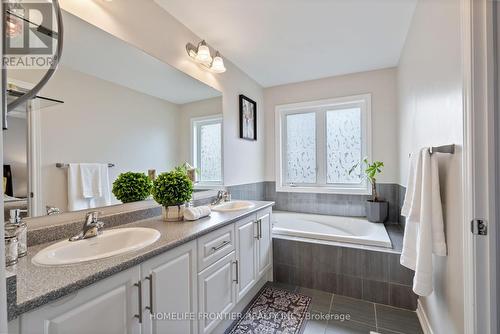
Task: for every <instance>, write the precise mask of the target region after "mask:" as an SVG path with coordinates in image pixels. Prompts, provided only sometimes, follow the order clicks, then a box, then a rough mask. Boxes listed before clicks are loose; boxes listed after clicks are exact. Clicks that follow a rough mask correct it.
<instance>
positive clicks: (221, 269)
mask: <svg viewBox="0 0 500 334" xmlns="http://www.w3.org/2000/svg"><path fill="white" fill-rule="evenodd" d="M236 263H237V262H236V254H235V252H234V251H233V252H231V253H230V254H228V255H226V256H225V257H223V258H222V259H220V260H219V261H217V262H216V263H214V264H213V265H211V266H210V267H208V268H206V269H205V270H203V271H202V272H201V273H199V274H198V298H199V304H198V311H199V312H200V315H201V317H200V318H199V321H198V322H199V333H200V334H205V333H210V332H211V331H212V330H213V329H214V328H215V327H216V326H217V325H218V324H219V323H220V321H221V316H223V315H224V314H227V313H228V312H230V311H231V310H232V309H233V307H234V306H235V305H236V278H237V277H236V275H237V274H236Z"/></svg>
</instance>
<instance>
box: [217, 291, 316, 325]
mask: <svg viewBox="0 0 500 334" xmlns="http://www.w3.org/2000/svg"><path fill="white" fill-rule="evenodd" d="M310 303H311V297H308V296H304V295H302V294H300V293H295V292H291V291H286V290H283V289H278V288H275V287H273V286H271V285H265V286H264V287H263V288H262V289H261V290H260V292H259V293H258V294H257V297H255V298H254V299H253V301H252V302H251V303H250V306H249V307H247V309H246V311H245V313H244V314H243V315H242V316H241V318H240V319H239V320H238V321H237V322H236V323H235V324H234V326H233V327H232V329H230V330H228V331H226V333H228V334H250V333H251V334H299V333H301V331H302V328H303V326H304V323H305V322H306V314H307V311H308V309H309V304H310Z"/></svg>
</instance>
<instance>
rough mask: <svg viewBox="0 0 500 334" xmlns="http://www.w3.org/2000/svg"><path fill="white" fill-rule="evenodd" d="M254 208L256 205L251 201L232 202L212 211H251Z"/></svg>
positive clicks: (213, 208)
mask: <svg viewBox="0 0 500 334" xmlns="http://www.w3.org/2000/svg"><path fill="white" fill-rule="evenodd" d="M254 206H255V204H254V203H252V202H250V201H231V202H226V203H222V204H219V205H215V206H212V211H220V212H225V211H240V210H245V209H251V208H253V207H254Z"/></svg>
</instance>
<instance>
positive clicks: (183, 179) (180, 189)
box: [152, 169, 193, 207]
mask: <svg viewBox="0 0 500 334" xmlns="http://www.w3.org/2000/svg"><path fill="white" fill-rule="evenodd" d="M152 194H153V198H154V200H155V201H156V202H158V204H161V205H163V206H165V207H167V206H174V205H181V204H184V203H186V202H189V201H190V200H191V196H192V194H193V182H192V181H191V180H190V179H189V177H188V176H187V175H186V173H185V172H184V171H182V170H178V169H177V170H173V171H171V172H167V173H162V174H160V175H158V177H157V178H156V179H155V180H154V182H153V190H152Z"/></svg>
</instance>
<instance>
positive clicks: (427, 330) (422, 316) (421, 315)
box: [417, 299, 434, 334]
mask: <svg viewBox="0 0 500 334" xmlns="http://www.w3.org/2000/svg"><path fill="white" fill-rule="evenodd" d="M417 317H418V320H419V321H420V326H421V327H422V331H423V332H424V334H434V331H433V330H432V327H431V323H430V322H429V318H428V317H427V314H426V313H425V309H424V307H423V306H422V303H421V302H420V299H418V300H417Z"/></svg>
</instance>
